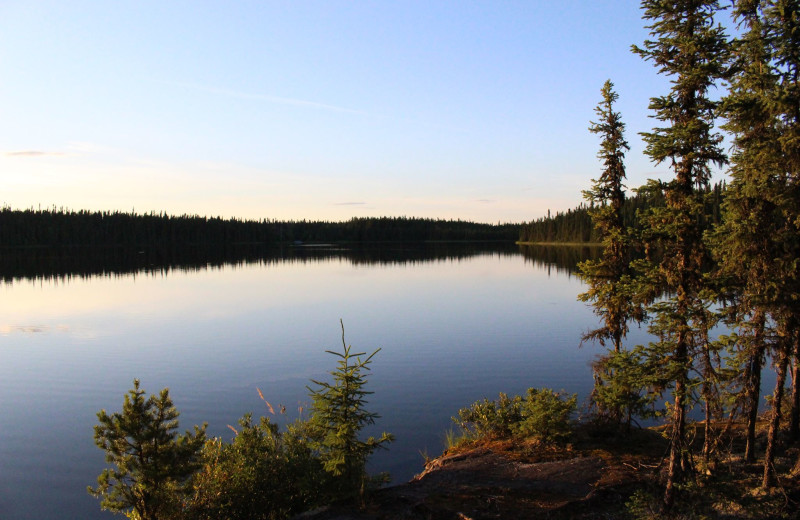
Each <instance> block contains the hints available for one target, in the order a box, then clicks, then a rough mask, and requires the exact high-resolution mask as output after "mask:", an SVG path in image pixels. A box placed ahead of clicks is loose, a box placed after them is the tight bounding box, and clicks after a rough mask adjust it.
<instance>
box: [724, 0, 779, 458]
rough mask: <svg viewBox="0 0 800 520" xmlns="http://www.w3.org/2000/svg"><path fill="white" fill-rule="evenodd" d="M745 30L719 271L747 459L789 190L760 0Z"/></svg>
mask: <svg viewBox="0 0 800 520" xmlns="http://www.w3.org/2000/svg"><path fill="white" fill-rule="evenodd" d="M733 14H734V18H735V20H736V21H737V22H738V23H739V26H740V28H741V29H742V31H743V32H742V35H741V37H740V38H739V39H738V40H737V41H736V43H735V46H734V56H733V58H734V59H733V62H732V63H733V70H734V71H735V72H734V74H733V75H732V76H731V78H730V83H731V86H730V90H729V93H728V95H727V96H726V97H725V98H724V100H723V113H724V115H725V118H726V119H727V123H726V124H725V128H726V129H727V130H728V131H730V132H731V133H732V134H733V136H734V151H733V154H732V156H731V159H732V161H731V168H730V175H731V178H732V180H731V183H730V185H729V187H728V192H727V195H726V197H725V202H724V203H723V211H724V219H723V222H722V224H721V225H720V226H719V228H718V229H717V230H716V233H715V237H714V238H715V240H714V246H715V247H714V252H715V257H716V260H717V265H718V270H717V271H718V272H717V275H718V277H719V282H720V285H721V286H722V287H724V291H723V293H722V295H721V297H722V298H723V299H724V300H726V301H727V302H728V303H729V305H728V306H727V307H726V314H727V321H728V323H729V325H730V326H731V327H734V328H736V329H737V331H738V338H739V342H738V344H739V347H740V351H739V352H738V356H737V357H738V359H739V365H740V367H741V370H740V371H739V378H738V379H739V381H740V382H739V385H740V386H741V388H742V395H741V399H740V402H741V403H742V407H743V408H744V412H745V417H746V421H747V427H746V429H745V439H746V443H745V460H747V461H748V462H753V461H754V460H755V449H754V446H755V433H756V420H757V419H758V406H759V401H760V389H761V373H762V367H763V364H764V357H765V354H766V352H767V348H768V346H769V345H768V343H769V338H770V337H772V336H773V334H772V333H771V332H770V330H768V324H769V323H771V321H770V322H769V323H768V320H767V318H768V317H769V314H770V310H771V307H772V304H771V303H770V300H772V299H773V297H774V295H775V292H774V291H772V290H770V287H771V285H772V284H773V280H775V279H776V277H777V276H778V275H779V273H778V272H776V270H775V268H776V264H775V263H774V262H773V258H775V256H776V253H777V251H776V246H779V244H777V243H776V242H775V240H774V237H775V235H776V232H777V230H776V228H775V224H776V223H778V222H779V221H780V219H779V212H778V208H777V206H776V204H775V197H776V194H778V193H779V192H780V191H781V189H780V186H779V185H778V184H776V182H775V181H776V177H775V174H776V173H777V172H779V171H780V170H781V164H780V163H781V155H782V153H781V150H780V140H779V138H780V121H779V119H778V118H777V117H776V114H775V111H774V109H773V107H774V103H773V101H772V98H774V95H775V91H776V87H777V79H778V77H777V74H775V71H774V66H773V63H772V57H771V54H772V52H771V50H770V48H769V47H770V46H769V43H768V41H767V38H766V32H765V27H764V23H763V20H762V12H761V2H760V1H752V0H748V1H743V2H742V1H740V2H737V3H736V4H735V8H734V13H733Z"/></svg>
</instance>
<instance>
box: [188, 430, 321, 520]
mask: <svg viewBox="0 0 800 520" xmlns="http://www.w3.org/2000/svg"><path fill="white" fill-rule="evenodd" d="M329 487H330V477H329V475H328V474H327V473H326V472H325V471H324V470H323V468H322V464H321V462H320V461H319V460H318V459H317V458H316V457H315V455H314V453H313V451H312V449H311V447H310V445H309V443H308V440H307V437H306V436H305V433H304V430H303V425H300V424H295V425H294V427H290V428H289V429H288V430H287V431H286V432H285V433H281V432H280V431H279V429H278V426H277V425H276V424H273V423H271V422H270V420H269V419H268V418H265V417H262V418H261V420H260V422H259V423H256V424H254V423H253V421H252V418H251V416H250V415H249V414H247V415H245V416H244V417H243V418H242V419H240V420H239V428H238V430H237V433H236V436H235V437H234V439H233V442H231V443H229V444H226V443H223V442H222V440H221V439H218V438H215V439H210V440H208V441H207V442H206V444H205V446H204V448H203V467H202V469H201V470H200V471H199V472H198V473H197V475H195V477H194V479H193V493H192V496H191V499H190V500H188V501H187V504H186V508H185V512H184V518H185V519H186V520H221V519H226V520H276V519H281V518H287V517H290V516H292V515H295V514H298V513H301V512H303V511H306V510H308V509H312V508H314V507H316V506H319V505H321V504H323V503H325V500H326V499H327V498H328V497H327V496H326V495H325V490H327V489H328V488H329Z"/></svg>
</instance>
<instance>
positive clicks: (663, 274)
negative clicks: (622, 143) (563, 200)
mask: <svg viewBox="0 0 800 520" xmlns="http://www.w3.org/2000/svg"><path fill="white" fill-rule="evenodd" d="M642 8H643V9H644V15H643V16H644V18H645V19H646V20H648V21H649V22H650V25H649V26H648V28H649V29H650V34H651V35H652V36H653V37H654V38H655V39H653V40H646V41H645V42H644V45H643V47H637V46H634V47H633V50H634V52H636V53H637V54H639V55H640V56H642V58H644V59H645V60H648V61H652V62H653V63H654V64H655V66H656V67H657V69H658V71H659V73H661V74H665V75H667V76H669V77H670V78H671V85H672V88H671V89H670V92H669V93H668V94H667V95H665V96H661V97H655V98H651V101H650V109H651V110H652V111H653V112H654V114H653V116H652V117H654V118H655V119H657V120H659V121H661V122H663V123H665V126H663V127H658V128H655V129H654V130H653V131H652V132H648V133H643V134H642V135H643V137H644V139H645V141H646V143H647V148H646V153H647V154H648V155H649V156H650V158H651V159H652V160H653V161H654V162H656V163H663V162H667V163H668V164H669V165H670V166H671V167H672V169H673V171H674V175H675V176H674V178H673V179H672V180H671V181H669V182H666V183H664V190H665V196H666V207H665V208H658V209H655V210H653V211H652V212H651V213H650V215H649V218H648V222H647V225H648V227H649V230H648V236H649V237H650V238H649V240H651V242H652V243H651V244H650V248H651V250H655V251H657V253H658V257H657V260H656V261H654V262H653V263H652V265H651V267H650V269H649V273H648V279H649V280H650V283H651V284H656V285H657V286H658V287H659V288H660V289H661V290H662V291H663V294H664V297H663V298H662V299H661V300H660V301H659V302H657V303H656V304H654V305H652V306H651V311H652V313H654V320H653V322H652V324H651V331H652V332H654V333H655V334H656V335H657V336H658V337H660V338H661V339H660V341H658V342H656V343H655V344H654V355H658V356H663V358H664V359H665V361H666V363H667V364H666V371H665V374H664V376H665V379H667V380H670V381H671V385H672V387H673V392H674V403H673V404H672V410H671V421H672V425H671V433H670V450H669V463H668V469H667V478H666V485H665V491H664V498H663V502H664V506H665V507H667V508H669V507H671V506H672V504H673V502H674V498H675V484H676V483H677V482H678V481H679V480H680V479H681V477H682V475H683V474H684V473H686V472H687V471H689V470H690V465H689V460H688V455H687V448H688V447H687V442H686V413H687V407H688V404H689V397H690V395H689V392H690V389H689V385H690V370H691V369H692V367H693V357H694V355H695V347H696V345H697V344H698V342H699V341H701V340H702V338H703V337H705V330H701V327H704V326H705V325H703V323H704V322H705V319H704V317H705V307H704V304H703V301H702V299H701V291H702V289H703V285H704V283H703V264H704V262H705V260H706V248H705V247H704V244H703V240H702V237H703V221H704V219H703V212H704V205H703V200H702V191H703V190H705V189H707V187H708V184H709V180H710V176H711V172H710V166H711V164H717V165H722V164H723V163H724V162H725V155H724V153H723V151H722V149H721V147H720V143H721V141H722V138H721V137H720V136H719V135H718V134H716V133H714V131H713V128H714V114H715V111H716V108H717V103H716V102H714V101H713V100H712V99H711V98H710V97H709V89H711V88H712V87H713V86H714V84H715V82H716V81H717V80H718V79H720V78H721V77H723V75H724V73H725V55H726V52H727V49H728V43H727V40H726V37H725V34H724V31H723V29H722V28H721V27H720V26H719V25H718V24H716V23H715V21H714V15H715V13H716V12H717V11H718V10H719V5H718V3H717V2H716V1H713V0H681V1H676V2H663V1H658V0H645V1H643V2H642ZM648 290H652V287H651V288H648Z"/></svg>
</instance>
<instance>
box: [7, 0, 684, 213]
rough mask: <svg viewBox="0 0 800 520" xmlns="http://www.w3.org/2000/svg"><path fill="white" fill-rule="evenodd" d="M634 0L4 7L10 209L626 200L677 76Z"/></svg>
mask: <svg viewBox="0 0 800 520" xmlns="http://www.w3.org/2000/svg"><path fill="white" fill-rule="evenodd" d="M646 37H647V30H646V29H645V28H644V24H643V21H642V20H641V13H640V10H639V7H638V2H634V1H582V0H581V1H579V0H565V1H563V2H545V1H537V0H527V1H503V0H493V1H483V2H479V1H466V0H461V1H432V0H427V1H419V2H417V1H410V0H404V1H337V0H327V1H302V0H297V1H288V0H287V1H282V2H272V1H260V2H205V1H186V2H181V1H168V2H164V1H159V2H150V1H137V2H132V1H114V2H108V1H70V2H63V1H37V0H28V1H26V2H13V1H6V2H3V1H0V120H2V122H3V124H2V125H0V179H1V180H2V187H3V189H2V192H0V204H5V205H7V206H11V207H13V208H29V207H39V206H40V205H41V207H52V206H57V207H65V208H70V209H92V210H115V209H119V210H124V211H130V210H135V211H136V212H150V211H156V212H158V211H166V212H169V213H173V214H182V213H189V214H200V215H209V216H211V215H219V216H224V217H229V216H238V217H243V218H255V219H261V218H277V219H324V220H344V219H348V218H350V217H354V216H419V217H432V218H461V219H467V220H474V221H479V222H498V221H501V222H520V221H527V220H531V219H533V218H537V217H540V216H542V215H543V214H546V212H547V210H548V209H552V210H553V211H555V210H563V209H567V208H570V207H574V206H575V205H577V204H578V203H579V202H580V201H581V190H583V189H586V188H587V187H588V186H589V184H590V182H591V178H593V177H596V176H597V175H598V173H599V171H600V167H601V165H600V163H599V161H598V160H597V158H596V153H597V149H598V144H599V141H598V138H597V137H596V136H594V135H592V134H590V133H589V132H588V131H587V127H588V125H589V122H590V120H592V119H594V116H595V114H594V112H593V109H594V107H595V106H596V105H597V103H598V102H599V100H600V88H601V86H602V84H603V82H604V81H605V80H606V79H611V80H612V81H613V82H614V83H615V85H616V90H617V91H618V93H619V95H620V100H619V103H618V107H617V108H618V109H619V111H620V112H622V116H623V119H624V121H625V122H626V123H627V125H628V130H627V137H628V140H629V141H630V144H631V151H630V152H629V154H628V158H627V167H628V176H629V181H628V185H630V186H638V185H640V184H642V183H643V182H644V181H645V179H647V178H652V177H667V176H668V175H669V172H668V169H667V167H666V166H665V165H653V164H652V163H650V161H649V160H648V159H647V158H646V157H644V156H643V154H642V151H643V144H642V141H641V138H640V137H639V136H638V135H637V133H638V132H641V131H646V130H649V129H650V128H651V127H652V126H653V124H654V121H653V120H652V119H649V118H648V117H647V116H648V110H647V104H648V99H649V97H651V96H654V95H660V94H663V93H665V92H666V89H667V87H668V84H667V79H666V78H663V77H659V76H658V75H657V74H656V72H655V69H654V68H653V67H652V66H651V65H650V64H648V63H645V62H643V61H642V60H641V59H640V58H638V57H637V56H634V55H633V54H632V53H631V52H630V46H631V44H641V42H642V41H643V40H644V39H645V38H646Z"/></svg>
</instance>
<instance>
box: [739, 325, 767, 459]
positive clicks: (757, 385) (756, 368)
mask: <svg viewBox="0 0 800 520" xmlns="http://www.w3.org/2000/svg"><path fill="white" fill-rule="evenodd" d="M753 322H754V324H755V326H754V333H753V345H752V346H751V349H752V353H751V356H750V359H749V361H748V365H749V366H748V367H747V368H748V377H747V381H746V382H745V385H746V392H747V405H748V406H749V409H748V411H747V433H746V444H745V449H744V460H745V462H748V463H753V462H755V460H756V455H755V444H756V422H757V421H758V405H759V400H760V398H761V370H762V368H763V366H762V365H763V359H764V350H765V345H764V314H763V313H762V312H760V311H756V315H755V316H754V317H753Z"/></svg>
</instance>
